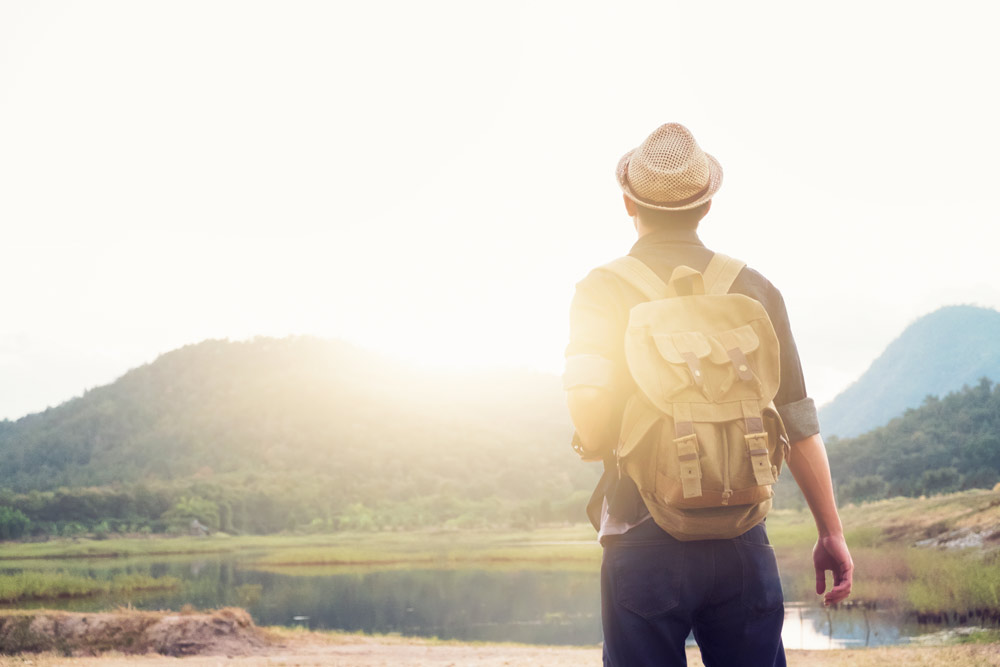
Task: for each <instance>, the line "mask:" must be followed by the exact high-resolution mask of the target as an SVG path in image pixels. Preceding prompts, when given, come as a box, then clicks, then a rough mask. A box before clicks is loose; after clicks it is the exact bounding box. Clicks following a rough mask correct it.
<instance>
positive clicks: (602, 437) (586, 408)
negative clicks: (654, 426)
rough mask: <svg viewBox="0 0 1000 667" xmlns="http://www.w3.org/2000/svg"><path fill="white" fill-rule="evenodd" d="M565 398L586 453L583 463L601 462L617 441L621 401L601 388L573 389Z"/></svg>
mask: <svg viewBox="0 0 1000 667" xmlns="http://www.w3.org/2000/svg"><path fill="white" fill-rule="evenodd" d="M566 398H567V402H568V403H569V416H570V419H572V420H573V425H574V426H575V427H576V433H577V435H578V436H580V441H581V443H582V444H583V448H584V450H585V451H586V452H587V454H586V456H585V457H584V460H587V461H597V460H600V459H601V458H602V456H603V455H604V454H605V453H606V452H608V451H610V450H611V449H612V447H613V446H614V444H615V441H616V439H617V437H618V433H617V427H618V424H617V417H618V411H619V410H620V406H619V404H618V401H617V400H616V399H615V396H614V394H612V393H611V392H610V391H607V390H606V389H600V388H598V387H576V388H574V389H570V390H569V392H568V393H567V397H566Z"/></svg>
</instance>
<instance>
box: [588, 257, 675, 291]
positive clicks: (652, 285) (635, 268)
mask: <svg viewBox="0 0 1000 667" xmlns="http://www.w3.org/2000/svg"><path fill="white" fill-rule="evenodd" d="M600 270H602V271H608V272H610V273H613V274H615V275H616V276H618V277H619V278H621V279H622V280H624V281H625V282H627V283H628V284H629V285H631V286H632V287H634V288H636V289H637V290H639V291H640V292H642V293H643V295H644V296H645V297H646V298H647V299H649V300H650V301H656V300H657V299H662V298H664V297H666V296H667V284H666V283H665V282H663V279H662V278H660V277H659V276H658V275H656V273H655V272H654V271H653V269H651V268H649V267H648V266H646V265H645V264H644V263H643V262H642V261H641V260H638V259H636V258H635V257H630V256H628V255H626V256H625V257H619V258H618V259H616V260H614V261H612V262H608V263H607V264H605V265H604V266H602V267H600Z"/></svg>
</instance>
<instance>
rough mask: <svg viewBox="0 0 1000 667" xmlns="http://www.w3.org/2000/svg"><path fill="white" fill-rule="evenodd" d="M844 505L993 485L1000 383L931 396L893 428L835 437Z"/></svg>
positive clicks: (999, 446) (997, 472)
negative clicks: (859, 501) (850, 436)
mask: <svg viewBox="0 0 1000 667" xmlns="http://www.w3.org/2000/svg"><path fill="white" fill-rule="evenodd" d="M827 448H828V451H829V455H830V468H831V471H832V472H833V478H834V480H835V481H836V483H837V495H838V499H839V501H840V502H847V501H857V500H871V499H877V498H884V497H890V496H919V495H925V494H926V495H931V494H935V493H945V492H949V491H957V490H959V489H974V488H991V487H993V485H994V484H996V483H997V482H998V481H1000V385H993V384H992V383H991V382H990V381H989V380H987V379H985V378H983V379H982V380H981V381H980V382H978V383H977V384H975V385H974V386H971V387H964V388H963V389H962V390H961V391H957V392H952V393H950V394H948V395H947V396H945V397H944V398H937V397H933V396H929V397H927V398H926V399H925V400H924V403H923V405H921V406H920V407H919V408H916V409H910V410H907V411H906V412H905V414H903V416H901V417H899V418H897V419H893V420H892V421H891V422H889V424H888V425H886V426H884V427H881V428H878V429H875V430H874V431H870V432H868V433H865V434H864V435H861V436H858V437H856V438H851V439H849V440H840V439H838V438H831V439H830V440H829V441H828V442H827Z"/></svg>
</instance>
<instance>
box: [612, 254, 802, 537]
mask: <svg viewBox="0 0 1000 667" xmlns="http://www.w3.org/2000/svg"><path fill="white" fill-rule="evenodd" d="M744 266H745V264H744V263H743V262H740V261H738V260H734V259H732V258H729V257H726V256H725V255H721V254H716V255H715V256H714V257H713V258H712V260H711V262H710V263H709V265H708V267H707V268H706V269H705V272H704V274H702V273H699V272H698V271H695V270H694V269H692V268H690V267H688V266H680V267H677V268H676V269H675V270H674V271H673V273H672V275H671V277H670V280H669V282H668V283H664V282H663V280H661V279H660V278H659V276H657V275H656V273H654V272H653V271H652V270H651V269H650V268H649V267H648V266H646V265H645V264H644V263H643V262H642V261H640V260H638V259H636V258H634V257H623V258H620V259H618V260H615V261H614V262H611V263H610V264H607V265H605V266H604V267H602V269H603V270H606V271H610V272H611V273H614V274H615V275H617V276H619V277H621V278H622V279H624V280H625V281H626V282H628V283H629V284H630V285H633V286H634V287H635V288H636V289H638V290H639V291H640V292H642V294H643V295H644V296H645V297H646V298H647V299H648V301H645V302H642V303H639V304H638V305H636V306H635V307H633V308H632V310H631V311H630V313H629V322H628V329H627V331H626V334H625V357H626V360H627V362H628V368H629V372H630V374H631V375H632V378H633V380H634V381H635V384H636V387H637V389H636V391H635V392H634V393H633V394H632V395H631V396H630V397H629V399H628V401H627V403H626V405H625V411H624V415H623V418H622V428H621V433H620V437H619V442H618V446H617V449H616V459H617V467H618V474H619V477H621V476H628V477H629V478H631V479H632V480H633V481H634V482H635V484H636V486H637V487H638V490H639V494H640V495H641V497H642V499H643V501H644V502H645V505H646V507H647V508H648V509H649V512H650V514H651V515H652V516H653V519H654V520H655V521H656V522H657V523H658V524H659V525H660V526H661V527H662V528H663V529H664V530H666V531H667V532H668V533H670V534H671V535H673V536H674V537H677V538H678V539H682V540H684V539H715V538H731V537H736V536H737V535H739V534H740V533H742V532H744V531H745V530H748V529H749V528H751V527H752V524H753V523H756V522H758V521H760V520H761V519H762V518H763V516H764V515H766V513H767V511H768V510H769V509H770V498H771V497H772V496H773V495H774V493H773V490H772V485H773V484H774V483H775V482H776V481H777V478H778V474H779V473H780V471H781V466H782V463H783V461H784V458H785V456H786V454H787V452H788V436H787V433H786V431H785V427H784V424H783V423H782V421H781V417H780V416H779V415H778V412H777V410H775V408H774V404H773V402H772V401H773V399H774V396H775V394H776V392H777V390H778V383H779V381H780V374H779V347H778V337H777V335H776V334H775V331H774V327H773V325H772V324H771V320H770V318H769V317H768V315H767V311H766V310H765V309H764V306H763V305H762V304H761V303H760V302H759V301H756V300H755V299H752V298H750V297H748V296H745V295H742V294H729V288H730V287H731V286H732V284H733V281H734V280H735V279H736V276H737V275H738V274H739V272H740V271H741V270H742V268H743V267H744ZM748 521H749V522H751V525H746V524H747V522H748Z"/></svg>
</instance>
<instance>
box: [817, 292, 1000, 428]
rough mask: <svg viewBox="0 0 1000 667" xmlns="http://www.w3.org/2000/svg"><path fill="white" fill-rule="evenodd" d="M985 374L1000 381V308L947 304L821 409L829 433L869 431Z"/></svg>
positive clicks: (907, 332)
mask: <svg viewBox="0 0 1000 667" xmlns="http://www.w3.org/2000/svg"><path fill="white" fill-rule="evenodd" d="M982 377H988V378H991V379H993V380H1000V312H997V311H995V310H991V309H988V308H977V307H975V306H948V307H945V308H941V309H939V310H936V311H934V312H933V313H931V314H929V315H925V316H924V317H922V318H920V319H919V320H917V321H916V322H914V323H913V324H911V325H910V326H909V327H907V328H906V329H905V330H904V331H903V333H902V334H901V335H900V336H899V338H897V339H896V340H895V341H893V342H892V343H891V344H890V345H889V347H887V348H886V350H885V352H883V353H882V355H881V356H880V357H879V358H878V359H876V360H875V361H874V363H872V365H871V368H869V369H868V370H867V371H866V372H865V373H864V375H862V376H861V377H860V378H859V379H858V380H857V382H855V383H854V384H852V385H851V386H850V387H848V388H847V389H846V390H844V392H843V393H841V394H840V395H839V396H837V397H836V398H835V399H834V400H833V401H832V402H831V403H829V404H827V405H825V406H824V407H823V408H822V409H821V410H820V423H821V424H822V427H823V433H824V434H827V435H837V436H841V437H850V436H855V435H858V434H860V433H864V432H865V431H869V430H871V429H873V428H876V427H878V426H882V425H884V424H886V423H887V422H888V421H889V420H890V419H892V418H893V417H897V416H899V415H901V414H902V413H903V411H904V410H906V409H907V408H915V407H917V406H919V405H920V404H921V401H923V400H924V398H925V397H926V396H929V395H930V396H938V397H940V396H943V395H944V394H946V393H948V392H950V391H957V390H958V389H960V388H962V387H963V386H964V385H973V384H975V383H976V382H978V381H979V379H980V378H982Z"/></svg>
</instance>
